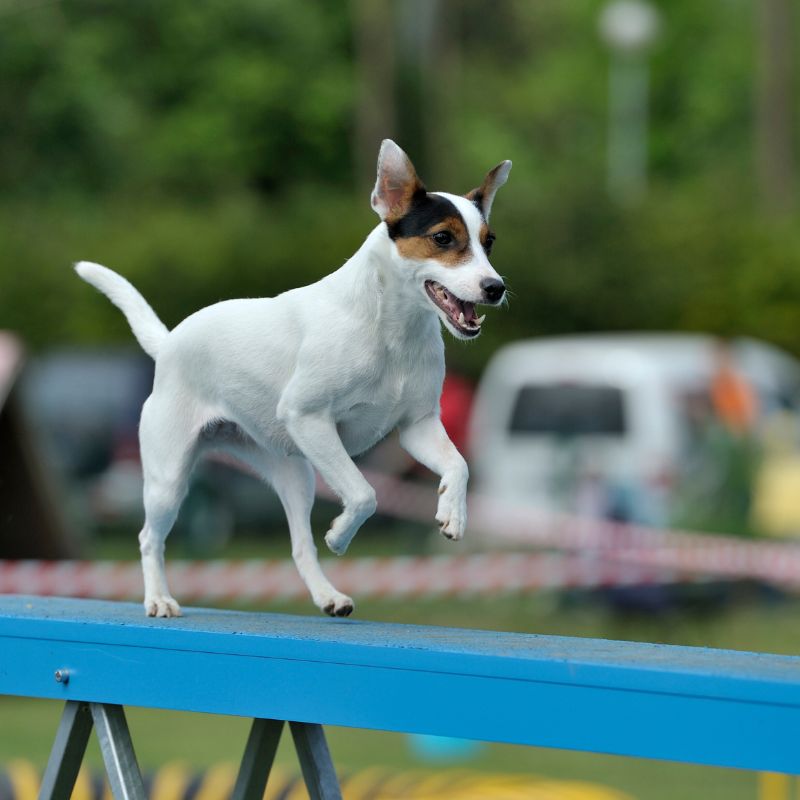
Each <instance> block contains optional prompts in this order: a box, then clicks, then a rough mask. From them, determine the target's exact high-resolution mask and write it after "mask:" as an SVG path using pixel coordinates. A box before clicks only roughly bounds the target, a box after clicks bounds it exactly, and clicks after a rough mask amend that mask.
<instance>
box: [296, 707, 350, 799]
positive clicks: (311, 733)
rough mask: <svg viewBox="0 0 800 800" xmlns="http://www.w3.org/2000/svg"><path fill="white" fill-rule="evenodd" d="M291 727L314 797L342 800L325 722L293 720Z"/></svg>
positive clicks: (301, 764)
mask: <svg viewBox="0 0 800 800" xmlns="http://www.w3.org/2000/svg"><path fill="white" fill-rule="evenodd" d="M289 728H290V729H291V731H292V738H293V739H294V746H295V749H296V750H297V757H298V758H299V759H300V768H301V769H302V770H303V779H304V780H305V782H306V788H307V789H308V795H309V797H310V798H311V800H342V793H341V790H340V789H339V779H338V778H337V777H336V770H335V769H334V768H333V762H332V761H331V754H330V751H329V750H328V743H327V742H326V741H325V732H324V731H323V730H322V725H316V724H314V723H310V722H290V723H289Z"/></svg>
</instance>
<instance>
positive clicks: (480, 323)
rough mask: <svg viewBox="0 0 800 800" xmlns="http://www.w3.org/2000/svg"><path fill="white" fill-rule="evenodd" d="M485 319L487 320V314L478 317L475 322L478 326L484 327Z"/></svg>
mask: <svg viewBox="0 0 800 800" xmlns="http://www.w3.org/2000/svg"><path fill="white" fill-rule="evenodd" d="M485 319H486V314H484V315H483V316H482V317H478V318H477V319H476V320H475V322H476V323H477V324H478V325H483V321H484V320H485Z"/></svg>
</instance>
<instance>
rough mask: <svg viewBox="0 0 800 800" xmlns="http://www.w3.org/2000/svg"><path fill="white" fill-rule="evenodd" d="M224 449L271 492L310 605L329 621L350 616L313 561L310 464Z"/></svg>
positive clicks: (347, 604) (247, 449) (348, 605)
mask: <svg viewBox="0 0 800 800" xmlns="http://www.w3.org/2000/svg"><path fill="white" fill-rule="evenodd" d="M225 449H226V450H228V452H230V453H231V454H232V455H234V456H235V457H236V458H238V459H240V460H242V461H244V463H245V464H247V465H248V466H249V467H251V468H252V469H254V470H255V471H256V472H257V473H258V474H259V475H260V476H261V477H262V478H263V479H264V480H265V481H267V482H268V483H270V484H271V485H272V487H273V489H275V492H276V494H277V495H278V497H279V498H280V501H281V504H282V505H283V509H284V511H285V512H286V520H287V522H288V523H289V535H290V536H291V539H292V558H293V559H294V563H295V565H296V566H297V571H298V572H299V573H300V577H301V578H302V579H303V583H305V585H306V587H307V588H308V591H309V592H310V593H311V598H312V599H313V601H314V604H315V605H316V606H317V607H318V608H319V609H321V610H322V611H324V612H325V613H326V614H329V615H330V616H332V617H347V616H349V615H350V614H352V613H353V601H352V600H351V599H350V598H349V597H348V596H347V595H345V594H342V593H341V592H340V591H338V590H337V589H335V588H334V586H333V585H332V584H331V582H330V581H329V580H328V579H327V578H326V577H325V573H324V572H323V571H322V567H320V565H319V560H318V559H317V548H316V546H315V545H314V537H313V534H312V532H311V519H310V517H311V507H312V506H313V505H314V471H313V470H312V468H311V464H310V463H309V462H308V461H307V460H306V459H305V458H303V457H302V456H285V455H278V454H273V453H269V452H267V451H264V450H262V449H261V448H258V447H256V446H255V445H252V446H242V447H235V448H231V447H227V448H225Z"/></svg>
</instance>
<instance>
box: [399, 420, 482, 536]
mask: <svg viewBox="0 0 800 800" xmlns="http://www.w3.org/2000/svg"><path fill="white" fill-rule="evenodd" d="M400 444H401V445H402V446H403V448H404V449H405V450H406V451H407V452H408V453H409V454H410V455H411V456H413V457H414V458H415V459H416V460H417V461H419V462H420V463H421V464H424V465H425V466H426V467H427V468H428V469H430V470H433V471H434V472H435V473H436V474H437V475H440V476H441V478H442V480H441V483H440V484H439V507H438V509H437V510H436V521H437V522H438V523H439V525H440V526H441V530H442V533H443V534H444V535H445V536H446V537H447V538H448V539H455V540H457V539H461V538H462V537H463V536H464V528H465V527H466V525H467V480H468V479H469V470H468V469H467V462H466V461H464V459H463V457H462V456H461V453H459V452H458V450H456V446H455V445H454V444H453V443H452V442H451V441H450V437H449V436H448V435H447V432H446V431H445V429H444V425H442V421H441V420H440V419H439V416H438V414H431V415H430V416H427V417H423V418H422V419H421V420H419V421H417V422H414V423H412V424H411V425H408V426H405V427H401V429H400Z"/></svg>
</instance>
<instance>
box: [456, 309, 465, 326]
mask: <svg viewBox="0 0 800 800" xmlns="http://www.w3.org/2000/svg"><path fill="white" fill-rule="evenodd" d="M458 324H459V325H466V324H467V321H466V320H465V319H464V312H463V311H462V312H461V313H460V314H459V315H458Z"/></svg>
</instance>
